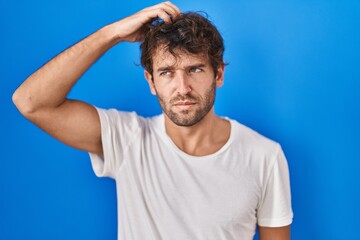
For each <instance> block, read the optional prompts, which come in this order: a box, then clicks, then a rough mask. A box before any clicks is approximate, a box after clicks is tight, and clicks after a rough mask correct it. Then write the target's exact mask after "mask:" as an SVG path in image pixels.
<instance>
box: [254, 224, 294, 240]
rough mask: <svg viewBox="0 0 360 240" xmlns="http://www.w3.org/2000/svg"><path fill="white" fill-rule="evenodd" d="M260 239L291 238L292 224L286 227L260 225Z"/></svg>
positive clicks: (284, 239)
mask: <svg viewBox="0 0 360 240" xmlns="http://www.w3.org/2000/svg"><path fill="white" fill-rule="evenodd" d="M259 236H260V238H259V239H260V240H290V225H288V226H284V227H261V226H259Z"/></svg>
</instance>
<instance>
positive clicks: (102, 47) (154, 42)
mask: <svg viewBox="0 0 360 240" xmlns="http://www.w3.org/2000/svg"><path fill="white" fill-rule="evenodd" d="M156 19H162V20H163V22H162V21H158V22H155V23H153V21H154V20H156ZM123 41H128V42H136V41H141V42H142V43H141V50H142V57H141V62H142V65H143V66H144V68H145V78H146V79H147V81H148V83H149V86H150V91H151V93H152V94H154V95H157V97H158V99H159V102H160V105H161V107H162V110H163V113H164V114H162V115H159V116H155V117H152V118H143V117H141V116H138V115H137V114H136V113H127V112H120V111H117V110H114V109H112V110H103V109H100V108H95V107H93V106H90V105H89V104H86V103H84V102H81V101H76V100H69V99H67V98H66V96H67V94H68V93H69V91H70V89H71V88H72V87H73V85H74V84H75V83H76V81H77V80H78V79H79V78H80V77H81V75H82V74H83V73H84V72H85V71H86V70H87V69H88V68H89V67H90V66H91V65H92V64H93V63H94V62H95V61H96V60H97V59H98V58H99V57H101V56H102V55H103V54H104V53H105V52H106V51H107V50H109V49H110V48H111V47H113V46H114V45H116V44H118V43H120V42H123ZM223 51H224V46H223V41H222V38H221V36H220V34H219V33H218V31H217V30H216V28H215V27H214V26H213V25H212V24H211V23H210V22H209V21H208V20H207V19H205V18H204V17H202V16H200V15H198V14H195V13H186V14H182V13H181V12H180V10H179V9H178V8H177V7H176V6H175V5H173V4H172V3H170V2H164V3H161V4H158V5H155V6H152V7H149V8H145V9H143V10H142V11H140V12H138V13H136V14H134V15H132V16H129V17H127V18H125V19H122V20H120V21H117V22H115V23H113V24H110V25H107V26H105V27H103V28H102V29H100V30H98V31H97V32H95V33H94V34H92V35H90V36H89V37H87V38H85V39H84V40H82V41H81V42H79V43H77V44H75V45H74V46H72V47H71V48H69V49H67V50H66V51H64V52H63V53H61V54H59V55H58V56H57V57H55V58H54V59H52V60H51V61H50V62H48V63H47V64H46V65H44V66H43V67H42V68H40V69H39V70H38V71H36V72H35V73H34V74H32V75H31V76H30V77H29V78H28V79H27V80H26V81H25V82H24V83H23V84H22V85H21V86H20V87H19V88H18V89H17V90H16V92H15V93H14V96H13V101H14V103H15V105H16V106H17V107H18V109H19V110H20V112H21V113H22V114H24V116H25V117H27V118H28V119H29V120H30V121H32V122H34V123H35V124H36V125H38V126H39V127H40V128H42V129H43V130H44V131H46V132H47V133H49V134H50V135H52V136H53V137H55V138H57V139H59V140H60V141H62V142H64V143H66V144H68V145H70V146H73V147H75V148H78V149H82V150H85V151H88V152H90V156H91V161H92V164H93V168H94V170H95V173H96V174H97V175H98V176H109V177H112V178H114V179H115V181H116V183H117V194H118V211H119V213H118V227H119V229H118V238H119V239H124V240H125V239H126V240H145V239H154V240H155V239H165V240H170V239H171V240H172V239H178V240H185V239H191V240H195V239H197V240H205V239H209V240H210V239H212V240H235V239H239V240H246V239H252V238H253V236H254V233H255V229H256V226H259V232H260V238H261V240H273V239H276V240H288V239H290V224H291V222H292V216H293V214H292V210H291V201H290V187H289V176H288V169H287V162H286V159H285V157H284V155H283V153H282V150H281V148H280V146H279V144H277V143H275V142H273V141H271V140H269V139H267V138H265V137H263V136H261V135H260V134H258V133H256V132H254V131H252V130H250V129H249V128H247V127H245V126H243V125H241V124H240V123H238V122H236V121H235V120H231V119H228V118H220V117H219V116H217V115H216V114H215V113H214V109H213V104H214V100H215V91H216V88H217V87H220V86H221V85H222V84H223V77H224V63H223V58H222V57H223Z"/></svg>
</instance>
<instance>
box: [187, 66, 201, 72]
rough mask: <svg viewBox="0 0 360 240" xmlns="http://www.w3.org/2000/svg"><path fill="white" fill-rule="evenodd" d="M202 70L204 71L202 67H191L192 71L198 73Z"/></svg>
mask: <svg viewBox="0 0 360 240" xmlns="http://www.w3.org/2000/svg"><path fill="white" fill-rule="evenodd" d="M201 71H202V69H201V68H198V67H194V68H190V72H192V73H198V72H201Z"/></svg>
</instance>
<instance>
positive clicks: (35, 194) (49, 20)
mask: <svg viewBox="0 0 360 240" xmlns="http://www.w3.org/2000/svg"><path fill="white" fill-rule="evenodd" d="M0 1H1V3H0V24H1V25H0V30H1V31H0V35H1V37H0V43H1V44H0V48H1V53H0V114H1V124H0V133H1V144H0V151H1V153H0V154H1V155H0V163H1V165H0V166H1V167H0V239H4V240H5V239H6V240H7V239H14V240H15V239H88V240H90V239H116V228H117V223H116V193H115V184H114V182H113V181H112V180H110V179H99V178H96V177H95V175H94V174H93V172H92V169H91V165H90V162H89V159H88V155H87V153H85V152H81V151H78V150H75V149H72V148H70V147H68V146H66V145H64V144H62V143H60V142H58V141H57V140H55V139H52V138H51V137H49V136H48V135H46V134H45V133H43V132H41V131H40V130H39V129H38V128H37V127H36V126H34V125H33V124H32V123H30V122H28V121H27V120H26V119H24V118H23V117H22V116H21V115H20V114H19V112H18V111H17V110H16V108H15V107H14V105H13V104H12V102H11V95H12V93H13V92H14V90H15V89H16V88H17V86H18V85H20V84H21V82H22V81H23V80H25V79H26V78H27V76H28V75H30V74H31V73H32V72H34V71H35V70H36V69H37V68H39V67H40V66H41V65H42V64H44V63H45V62H46V61H48V60H49V59H50V58H52V57H53V56H55V55H56V54H58V53H59V52H61V51H62V50H64V49H66V48H67V47H69V46H70V45H72V44H74V43H75V42H77V41H79V40H80V39H82V38H84V37H85V36H87V35H89V34H90V33H92V32H94V31H96V30H97V29H98V28H100V27H101V26H103V25H105V24H108V23H111V22H113V21H116V20H118V19H121V18H123V17H125V16H127V15H129V14H131V13H134V12H136V11H138V10H140V9H141V8H143V7H146V6H148V5H152V4H154V3H156V2H155V1H119V0H117V1H115V0H102V1H100V0H86V1H85V0H75V1H74V0H62V1H40V0H33V1H24V0H22V1H5V0H0ZM130 2H131V3H130ZM174 3H175V4H177V5H178V6H179V7H180V8H181V9H182V10H185V11H186V10H203V11H206V12H207V13H208V14H209V17H210V20H212V21H213V22H214V23H215V25H216V26H217V27H218V28H219V30H220V32H221V33H222V35H223V37H224V39H225V44H226V52H225V60H226V61H227V62H228V63H229V65H228V66H227V68H226V73H225V85H224V86H223V87H222V88H221V89H219V90H218V94H217V101H216V104H215V109H216V112H217V113H218V114H219V115H226V116H229V117H231V118H234V119H237V120H238V121H240V122H242V123H244V124H246V125H248V126H250V127H252V128H253V129H255V130H257V131H259V132H260V133H262V134H263V135H265V136H267V137H269V138H272V139H274V140H276V141H278V142H280V143H281V144H282V146H283V149H284V152H285V154H286V156H287V158H288V163H289V168H290V174H291V187H292V198H293V210H294V214H295V218H294V222H293V225H292V239H295V240H304V239H306V240H308V239H326V240H332V239H334V240H342V239H360V232H359V230H358V229H359V223H360V221H359V216H358V215H359V214H360V207H359V200H360V199H359V195H360V187H359V173H360V164H359V160H360V159H359V151H360V144H359V143H360V140H359V136H360V128H359V123H360V108H359V103H360V91H359V90H360V84H359V80H360V66H359V65H360V47H359V43H360V33H359V30H360V14H359V13H360V1H341V0H338V1H336V0H334V1H325V0H319V1H305V0H304V1H291V2H290V1H258V0H256V1H226V0H224V1H220V2H219V1H215V0H211V1H201V0H193V1H190V0H189V1H180V0H174ZM138 63H139V50H138V44H130V43H124V44H120V45H117V46H116V47H114V48H113V49H112V50H111V51H109V52H108V53H107V54H106V55H105V56H104V57H103V58H101V59H100V60H99V61H98V62H97V63H96V64H95V65H94V66H93V67H92V68H91V69H90V70H89V71H88V72H87V73H86V74H85V75H84V76H83V77H82V79H81V80H80V82H79V83H78V84H77V85H76V86H75V88H74V89H73V90H72V92H71V93H70V97H72V98H77V99H82V100H84V101H87V102H89V103H91V104H95V105H97V106H100V107H104V108H110V107H116V108H119V109H122V110H135V111H137V112H138V113H140V114H142V115H145V116H150V115H153V114H158V113H160V108H159V106H158V103H157V100H156V98H155V97H153V96H152V95H151V94H150V93H149V90H148V86H147V83H146V82H145V80H144V79H143V70H142V68H141V67H139V66H137V64H138Z"/></svg>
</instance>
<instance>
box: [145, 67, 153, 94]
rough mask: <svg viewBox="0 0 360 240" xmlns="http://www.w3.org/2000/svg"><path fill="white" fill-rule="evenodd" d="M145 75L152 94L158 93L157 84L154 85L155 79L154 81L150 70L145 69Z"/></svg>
mask: <svg viewBox="0 0 360 240" xmlns="http://www.w3.org/2000/svg"><path fill="white" fill-rule="evenodd" d="M144 76H145V79H146V81H147V82H148V84H149V88H150V92H151V94H152V95H156V90H155V85H154V81H153V76H152V75H151V73H149V72H148V71H146V70H144Z"/></svg>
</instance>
